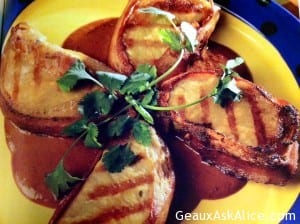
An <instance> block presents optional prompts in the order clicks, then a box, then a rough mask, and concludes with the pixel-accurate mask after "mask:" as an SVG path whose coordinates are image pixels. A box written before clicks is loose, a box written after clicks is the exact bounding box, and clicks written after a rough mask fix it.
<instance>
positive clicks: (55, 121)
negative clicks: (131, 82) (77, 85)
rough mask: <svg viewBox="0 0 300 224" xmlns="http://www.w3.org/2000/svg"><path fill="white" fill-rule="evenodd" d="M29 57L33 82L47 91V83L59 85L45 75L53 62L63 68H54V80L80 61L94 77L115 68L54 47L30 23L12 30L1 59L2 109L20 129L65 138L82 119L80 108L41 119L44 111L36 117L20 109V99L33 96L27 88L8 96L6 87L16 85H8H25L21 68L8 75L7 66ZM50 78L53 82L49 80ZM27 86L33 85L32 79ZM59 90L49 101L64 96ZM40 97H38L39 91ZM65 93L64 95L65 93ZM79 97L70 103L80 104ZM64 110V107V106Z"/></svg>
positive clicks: (80, 54) (0, 98)
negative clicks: (69, 127)
mask: <svg viewBox="0 0 300 224" xmlns="http://www.w3.org/2000/svg"><path fill="white" fill-rule="evenodd" d="M41 39H42V40H41ZM12 53H13V55H15V56H13V57H12V56H11V55H10V54H12ZM26 55H31V56H32V55H34V56H32V57H33V60H32V62H31V63H32V65H30V66H32V67H30V68H32V69H33V71H34V74H33V75H32V80H30V81H31V82H32V83H35V85H36V86H39V85H40V84H41V82H43V85H44V86H45V88H47V84H46V83H45V82H48V85H49V82H51V85H53V82H55V80H54V81H53V80H52V79H53V78H48V79H47V77H46V75H44V74H43V73H42V72H41V69H42V66H46V65H44V64H45V63H46V62H51V63H52V61H54V62H56V60H57V63H59V65H60V66H61V67H62V68H61V69H58V68H56V67H53V68H52V69H53V70H54V71H52V73H53V76H54V77H56V76H58V75H57V74H56V73H59V74H60V73H61V72H63V69H64V68H66V69H67V68H68V67H70V66H71V65H72V63H75V61H76V60H82V61H83V62H84V63H85V65H86V68H87V70H89V71H90V72H91V73H92V74H94V73H95V72H96V71H98V70H101V71H112V69H110V68H109V67H108V66H106V65H105V64H104V63H101V62H98V61H96V60H94V59H92V58H90V57H88V56H86V55H84V54H82V53H80V52H75V51H70V50H65V49H62V48H59V47H58V46H55V45H53V44H49V43H48V42H46V41H45V40H44V36H43V35H42V34H40V33H38V32H37V31H35V30H34V29H33V28H31V27H30V26H29V25H28V24H26V23H20V24H18V25H16V26H15V27H13V28H12V30H11V35H10V37H9V39H8V40H7V43H6V45H5V48H4V52H3V55H2V59H1V73H0V79H1V83H0V107H1V109H2V112H3V114H4V116H5V117H6V118H7V119H9V120H11V121H13V122H14V123H15V124H16V125H17V126H19V127H20V128H22V129H25V130H28V131H31V132H34V133H41V134H46V135H61V134H62V130H63V128H64V127H66V126H67V125H69V124H70V123H72V122H74V121H75V120H77V119H79V118H80V114H79V112H78V111H77V109H76V108H75V109H70V110H71V113H65V114H62V113H60V114H61V116H55V115H53V116H51V113H50V114H49V116H40V113H41V111H39V109H37V111H38V113H36V114H35V113H31V112H29V111H27V112H28V113H26V111H25V112H24V111H20V110H19V105H18V102H19V101H18V99H17V98H18V97H19V96H22V97H23V96H24V97H25V96H26V94H27V95H29V93H28V92H26V89H24V88H23V91H22V92H17V93H15V92H16V91H15V92H13V93H8V92H7V91H6V89H5V85H7V86H9V85H12V83H10V84H9V83H5V82H16V83H18V82H19V83H20V82H21V81H20V80H19V77H20V76H21V74H18V72H19V73H21V71H18V66H16V68H14V69H15V71H14V72H13V73H6V72H11V71H6V70H7V66H6V65H7V64H8V63H15V64H17V63H20V62H19V61H18V58H20V57H23V58H24V57H26ZM10 60H12V61H10ZM28 60H29V59H28ZM35 60H36V61H35ZM43 60H44V61H43ZM43 63H44V64H43ZM51 63H50V64H51ZM54 64H55V63H54ZM27 66H28V65H27ZM55 72H56V73H55ZM35 73H37V74H35ZM6 74H10V75H11V76H10V75H9V76H8V75H6ZM30 77H31V76H30ZM43 79H45V80H43ZM49 79H51V80H50V81H49ZM46 80H48V81H46ZM27 83H29V81H28V80H27ZM13 85H14V88H18V85H17V84H15V83H14V84H13ZM28 88H31V87H28ZM96 88H98V87H95V86H92V85H85V86H84V87H82V88H81V89H80V90H82V92H81V94H84V93H86V92H90V91H93V90H95V89H96ZM50 89H51V90H54V89H55V88H53V86H52V87H50ZM98 89H99V88H98ZM36 91H41V90H40V89H39V90H36ZM55 91H56V92H55V93H56V95H55V96H51V93H52V92H50V91H47V93H48V92H50V93H49V98H47V100H48V99H49V100H51V99H53V98H51V97H59V95H60V93H59V89H58V86H57V90H56V89H55ZM32 93H33V91H31V92H30V94H32ZM16 94H18V95H16ZM21 94H24V95H21ZM36 94H37V95H38V92H37V93H36ZM61 94H62V95H63V94H64V93H61ZM70 96H71V95H70ZM24 97H23V98H24ZM77 98H78V96H77ZM77 98H76V99H72V97H70V100H69V101H68V102H72V103H76V102H77V101H78V99H77ZM44 101H45V100H44ZM70 105H71V103H70ZM60 107H63V105H62V106H60ZM75 107H76V105H75ZM70 108H71V106H70ZM57 110H61V111H64V108H57ZM32 111H33V110H32Z"/></svg>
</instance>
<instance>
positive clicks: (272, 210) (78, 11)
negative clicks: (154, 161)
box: [0, 0, 300, 224]
mask: <svg viewBox="0 0 300 224" xmlns="http://www.w3.org/2000/svg"><path fill="white" fill-rule="evenodd" d="M126 3H127V1H125V0H122V1H120V0H111V1H105V0H90V1H85V2H83V1H79V0H73V1H65V0H53V1H34V2H33V3H31V4H30V5H29V6H28V7H27V8H26V9H25V10H24V11H22V13H21V14H20V15H19V16H18V18H17V19H16V21H15V22H14V23H15V24H16V23H18V22H21V21H22V22H24V21H25V22H28V23H29V24H30V25H32V26H33V27H35V28H36V29H38V30H39V31H40V32H42V33H43V34H44V35H46V36H47V38H48V41H49V42H52V43H55V44H58V45H61V44H62V43H63V41H64V40H65V38H66V37H67V36H68V35H69V34H70V33H72V32H73V31H74V30H76V29H77V28H78V27H80V26H83V25H85V24H87V23H89V22H92V21H95V20H99V19H102V18H109V17H118V16H119V15H120V13H121V11H122V9H123V8H124V7H125V5H126ZM62 21H63V22H62ZM212 39H213V40H214V41H216V42H218V43H221V44H223V45H225V46H227V47H229V48H231V49H232V50H234V51H235V52H237V53H238V54H239V55H241V56H242V57H243V58H244V59H245V60H246V63H247V65H248V67H249V69H250V71H251V73H252V74H253V79H254V82H255V83H257V84H259V85H262V86H264V87H265V88H266V89H267V90H268V91H269V92H270V93H272V94H273V95H274V96H276V97H279V98H283V99H285V100H287V101H289V102H290V103H292V104H293V105H295V106H296V107H297V108H298V109H300V92H299V88H298V85H297V82H296V80H295V78H294V76H293V73H292V72H291V71H290V68H289V66H288V64H287V63H286V62H285V60H284V59H283V58H282V56H281V54H280V53H279V52H278V50H277V49H276V48H275V47H274V46H273V45H272V44H271V43H270V42H268V41H267V40H266V39H265V38H264V37H263V35H262V34H261V33H259V32H258V31H257V30H256V29H254V28H253V27H252V26H250V25H249V24H246V23H244V21H242V20H240V19H239V18H237V17H235V16H234V15H231V14H230V13H228V12H226V11H225V10H224V11H223V12H222V17H221V20H220V23H219V25H218V28H217V30H216V31H215V33H214V35H213V37H212ZM245 46H247V48H245ZM248 49H251V50H248ZM262 49H264V50H263V51H262ZM270 80H272V81H270ZM3 120H4V119H3V116H2V114H1V115H0V126H1V129H0V153H1V158H0V169H1V170H2V172H1V178H0V186H1V188H0V197H1V200H0V224H6V223H15V224H18V223H20V224H21V223H22V224H27V223H28V224H29V223H36V224H39V223H41V224H42V223H47V222H48V220H49V218H50V217H51V215H52V213H53V209H49V208H46V207H43V206H40V205H37V204H35V203H33V202H31V201H29V200H28V199H26V198H25V197H24V196H23V195H22V194H21V193H20V191H19V190H18V188H17V186H16V184H15V182H14V180H13V175H12V171H11V164H10V154H9V150H8V148H7V146H6V140H5V133H4V128H3V126H4V123H3ZM204 181H205V180H204ZM186 190H188V186H187V189H186ZM28 191H30V189H28ZM299 192H300V179H299V177H297V178H296V179H295V180H294V181H293V182H292V183H290V184H288V185H287V186H284V187H280V186H274V185H264V184H257V183H253V182H248V183H247V184H246V186H245V187H244V188H242V189H241V190H240V191H238V192H237V193H235V194H233V195H231V196H229V197H226V198H223V199H218V200H202V201H201V203H200V204H199V205H198V207H197V208H196V210H195V212H197V213H199V214H200V213H201V214H208V213H215V212H220V213H222V212H225V213H226V212H229V213H235V212H243V211H244V212H245V213H248V214H252V215H253V217H252V218H253V219H255V220H251V219H249V220H246V219H241V220H239V218H237V220H231V222H230V223H254V222H253V221H255V223H274V224H275V223H278V222H279V219H278V217H279V215H280V214H281V215H282V214H285V213H287V212H289V211H290V209H291V207H292V206H293V204H294V202H295V200H296V199H297V197H298V195H299ZM298 206H299V205H298ZM292 211H293V212H295V210H292ZM298 211H299V209H298ZM259 214H262V216H263V217H264V218H262V220H259V218H258V215H259ZM275 216H276V217H275ZM297 218H299V217H297ZM186 223H188V222H187V221H186ZM205 223H223V221H222V220H206V221H205ZM291 223H292V222H291Z"/></svg>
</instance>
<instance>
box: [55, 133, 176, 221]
mask: <svg viewBox="0 0 300 224" xmlns="http://www.w3.org/2000/svg"><path fill="white" fill-rule="evenodd" d="M151 136H152V143H151V145H150V146H148V147H145V146H143V145H141V144H138V143H137V142H136V141H135V140H134V139H133V138H130V139H129V140H127V142H128V143H129V145H130V148H131V150H132V151H133V152H134V153H135V154H136V155H137V156H138V159H137V161H136V162H134V164H132V165H130V166H127V167H125V169H123V170H122V171H121V172H120V173H110V172H108V171H107V170H106V168H105V167H104V163H103V161H102V160H100V161H99V162H98V163H97V165H96V166H95V168H94V170H93V171H92V173H91V174H90V176H89V177H88V178H87V180H86V181H85V183H84V184H83V186H82V188H81V189H80V191H79V193H78V194H77V196H76V197H75V198H74V200H73V201H72V202H71V203H70V204H68V205H67V207H63V208H60V209H58V210H57V212H56V214H55V215H54V217H53V218H52V221H51V223H58V224H71V223H72V224H75V223H128V224H131V223H157V224H159V223H160V224H163V223H165V220H166V218H167V215H168V211H169V206H170V203H171V199H172V196H173V191H174V187H175V186H174V184H175V178H174V173H173V170H172V165H171V160H170V155H169V151H168V149H167V147H166V146H165V145H164V143H163V142H162V140H161V139H160V138H159V137H158V135H157V134H156V132H155V130H154V129H151ZM104 153H105V152H104ZM62 204H65V203H62Z"/></svg>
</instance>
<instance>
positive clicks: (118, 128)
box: [107, 114, 132, 137]
mask: <svg viewBox="0 0 300 224" xmlns="http://www.w3.org/2000/svg"><path fill="white" fill-rule="evenodd" d="M131 124H132V118H131V117H129V116H128V115H127V114H124V115H121V116H119V117H117V118H116V119H115V120H113V121H111V122H110V123H109V124H108V127H107V135H108V136H109V137H114V136H115V137H119V136H122V135H123V134H124V133H125V131H126V130H128V129H129V128H131V127H130V126H131Z"/></svg>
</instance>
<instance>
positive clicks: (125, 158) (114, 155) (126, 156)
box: [102, 144, 137, 173]
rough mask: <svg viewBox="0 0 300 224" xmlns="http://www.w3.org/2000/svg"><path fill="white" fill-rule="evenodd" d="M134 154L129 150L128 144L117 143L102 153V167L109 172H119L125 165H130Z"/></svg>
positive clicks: (134, 157) (134, 156)
mask: <svg viewBox="0 0 300 224" xmlns="http://www.w3.org/2000/svg"><path fill="white" fill-rule="evenodd" d="M136 157H137V156H136V155H135V154H134V153H133V152H132V151H131V150H130V146H129V145H128V144H126V145H117V146H114V147H111V148H109V149H108V151H107V152H105V153H104V155H103V158H102V161H103V164H104V167H105V168H106V169H107V170H108V171H109V172H110V173H119V172H121V171H122V170H123V169H124V168H125V167H126V166H128V165H130V164H131V163H132V162H133V161H134V160H135V159H136Z"/></svg>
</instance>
